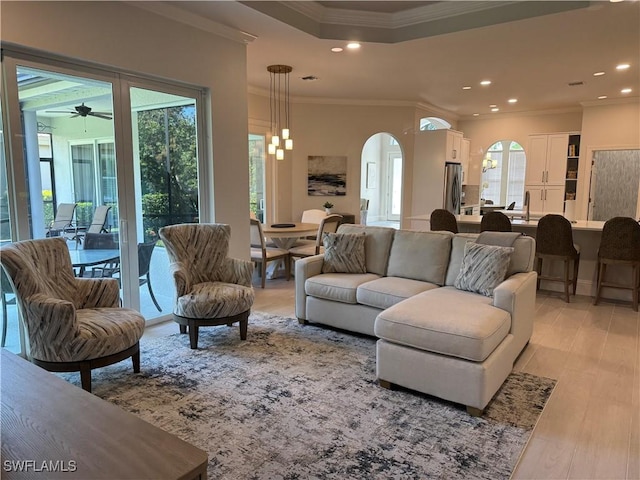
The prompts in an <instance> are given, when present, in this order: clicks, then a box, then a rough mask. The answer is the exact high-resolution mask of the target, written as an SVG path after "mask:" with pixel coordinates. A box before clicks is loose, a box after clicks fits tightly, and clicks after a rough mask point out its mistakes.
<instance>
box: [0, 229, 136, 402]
mask: <svg viewBox="0 0 640 480" xmlns="http://www.w3.org/2000/svg"><path fill="white" fill-rule="evenodd" d="M0 263H1V264H2V267H3V268H4V269H5V271H6V272H7V276H8V278H9V280H10V281H11V283H12V287H13V291H14V292H15V293H16V298H17V301H18V305H19V309H20V312H21V319H22V322H23V324H24V328H25V331H26V337H27V343H26V346H27V356H28V358H29V359H30V360H31V361H32V362H33V363H35V364H36V365H38V366H40V367H42V368H44V369H46V370H49V371H51V372H77V371H79V372H80V379H81V384H82V388H83V389H84V390H87V391H89V392H90V391H91V370H93V369H95V368H100V367H104V366H106V365H111V364H113V363H117V362H120V361H121V360H124V359H126V358H129V357H131V359H132V362H133V371H134V372H136V373H137V372H139V371H140V347H139V341H140V337H142V334H143V332H144V327H145V321H144V317H143V316H142V315H140V313H138V312H136V311H135V310H132V309H128V308H121V307H120V289H119V287H118V282H117V281H116V280H115V279H111V278H77V277H76V276H75V275H74V273H73V268H72V265H71V258H70V256H69V250H68V247H67V244H66V240H65V239H64V238H60V237H57V238H46V239H38V240H23V241H20V242H14V243H10V244H7V245H3V246H2V247H1V248H0Z"/></svg>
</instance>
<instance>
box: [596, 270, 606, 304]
mask: <svg viewBox="0 0 640 480" xmlns="http://www.w3.org/2000/svg"><path fill="white" fill-rule="evenodd" d="M606 269H607V264H606V263H602V262H598V277H597V278H598V280H597V281H598V284H597V286H596V299H595V300H594V302H593V304H594V305H597V304H598V302H599V301H600V292H601V290H602V282H603V280H604V273H605V271H606Z"/></svg>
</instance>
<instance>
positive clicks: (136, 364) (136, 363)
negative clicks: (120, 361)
mask: <svg viewBox="0 0 640 480" xmlns="http://www.w3.org/2000/svg"><path fill="white" fill-rule="evenodd" d="M131 363H133V373H140V350H139V349H138V351H137V352H136V353H134V354H133V355H131Z"/></svg>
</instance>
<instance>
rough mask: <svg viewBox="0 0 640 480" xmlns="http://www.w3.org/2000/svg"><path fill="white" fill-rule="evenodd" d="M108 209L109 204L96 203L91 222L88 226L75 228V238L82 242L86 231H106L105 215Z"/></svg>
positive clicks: (107, 213) (109, 207)
mask: <svg viewBox="0 0 640 480" xmlns="http://www.w3.org/2000/svg"><path fill="white" fill-rule="evenodd" d="M109 210H111V205H98V207H97V208H96V209H95V211H94V212H93V218H92V219H91V224H90V225H89V226H88V227H77V228H76V235H75V240H76V241H77V242H78V243H79V244H82V241H83V240H84V237H85V235H86V234H87V233H108V230H107V216H108V215H109Z"/></svg>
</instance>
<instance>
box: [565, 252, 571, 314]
mask: <svg viewBox="0 0 640 480" xmlns="http://www.w3.org/2000/svg"><path fill="white" fill-rule="evenodd" d="M570 281H571V280H570V279H569V259H568V258H565V259H564V301H565V302H567V303H569V282H570Z"/></svg>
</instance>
